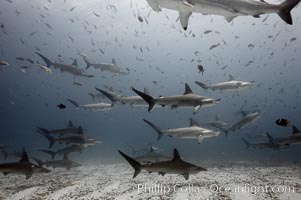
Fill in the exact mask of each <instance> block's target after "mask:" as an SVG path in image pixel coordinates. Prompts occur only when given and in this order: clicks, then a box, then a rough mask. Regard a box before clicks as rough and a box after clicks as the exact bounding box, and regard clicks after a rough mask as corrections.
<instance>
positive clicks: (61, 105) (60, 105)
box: [57, 103, 66, 109]
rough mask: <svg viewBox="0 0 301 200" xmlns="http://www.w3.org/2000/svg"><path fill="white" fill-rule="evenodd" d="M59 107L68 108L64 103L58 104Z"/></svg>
mask: <svg viewBox="0 0 301 200" xmlns="http://www.w3.org/2000/svg"><path fill="white" fill-rule="evenodd" d="M57 107H58V108H59V109H65V108H66V106H65V105H64V104H62V103H61V104H58V105H57Z"/></svg>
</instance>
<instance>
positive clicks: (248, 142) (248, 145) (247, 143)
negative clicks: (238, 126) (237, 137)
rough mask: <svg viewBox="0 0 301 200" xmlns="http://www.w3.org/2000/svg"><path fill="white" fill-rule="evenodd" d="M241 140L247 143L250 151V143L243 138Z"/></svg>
mask: <svg viewBox="0 0 301 200" xmlns="http://www.w3.org/2000/svg"><path fill="white" fill-rule="evenodd" d="M241 140H242V141H243V142H244V143H245V145H246V148H247V149H248V148H249V147H250V143H249V142H248V141H247V140H245V139H243V138H241Z"/></svg>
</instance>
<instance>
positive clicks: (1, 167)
mask: <svg viewBox="0 0 301 200" xmlns="http://www.w3.org/2000/svg"><path fill="white" fill-rule="evenodd" d="M0 172H2V173H3V174H4V175H8V174H24V175H25V176H26V180H27V179H29V178H30V177H31V176H32V174H34V173H48V172H50V170H48V169H45V168H43V167H41V166H37V165H35V164H33V163H31V162H30V161H29V158H28V155H27V153H26V152H25V150H24V151H23V155H22V158H21V160H20V161H19V162H10V163H2V164H0Z"/></svg>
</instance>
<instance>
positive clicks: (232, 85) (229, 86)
mask: <svg viewBox="0 0 301 200" xmlns="http://www.w3.org/2000/svg"><path fill="white" fill-rule="evenodd" d="M254 82H255V81H236V80H234V78H233V76H231V75H230V76H229V81H227V82H223V83H217V84H212V85H206V84H204V83H202V82H199V81H195V83H196V84H197V85H198V86H200V87H201V88H203V89H205V90H207V89H211V90H238V89H241V88H246V87H251V86H252V85H253V83H254Z"/></svg>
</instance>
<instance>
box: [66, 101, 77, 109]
mask: <svg viewBox="0 0 301 200" xmlns="http://www.w3.org/2000/svg"><path fill="white" fill-rule="evenodd" d="M67 100H68V101H69V102H70V103H71V104H73V105H74V106H75V107H76V108H78V106H79V105H78V103H77V102H75V101H73V100H71V99H67Z"/></svg>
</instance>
